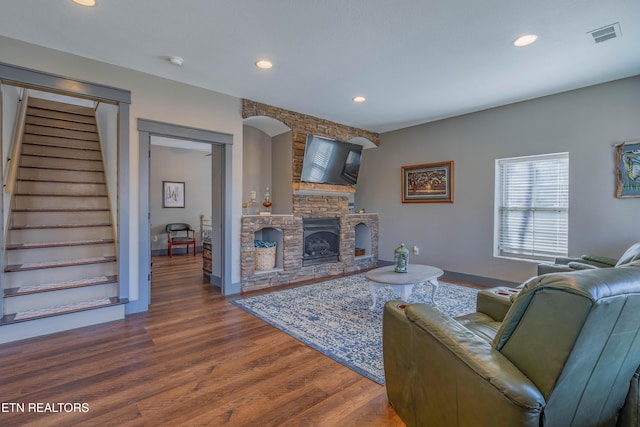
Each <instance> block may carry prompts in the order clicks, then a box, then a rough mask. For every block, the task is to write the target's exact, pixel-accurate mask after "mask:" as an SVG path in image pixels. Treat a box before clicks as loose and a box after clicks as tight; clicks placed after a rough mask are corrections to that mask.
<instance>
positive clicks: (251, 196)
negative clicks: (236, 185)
mask: <svg viewBox="0 0 640 427" xmlns="http://www.w3.org/2000/svg"><path fill="white" fill-rule="evenodd" d="M255 203H256V191H255V190H251V191H249V201H248V202H244V203H242V209H243V210H244V211H243V214H245V215H251V214H252V212H251V206H253V205H254V204H255Z"/></svg>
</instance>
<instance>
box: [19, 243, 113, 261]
mask: <svg viewBox="0 0 640 427" xmlns="http://www.w3.org/2000/svg"><path fill="white" fill-rule="evenodd" d="M100 256H104V257H110V256H116V249H115V245H114V244H113V243H111V244H108V243H107V244H100V245H82V246H64V247H57V248H38V249H16V250H10V251H7V265H14V264H22V263H25V262H46V261H63V260H67V261H73V260H77V259H80V258H93V257H100Z"/></svg>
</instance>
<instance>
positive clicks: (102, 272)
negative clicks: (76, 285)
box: [4, 262, 118, 289]
mask: <svg viewBox="0 0 640 427" xmlns="http://www.w3.org/2000/svg"><path fill="white" fill-rule="evenodd" d="M117 274H118V266H117V263H115V262H105V263H99V264H88V265H76V266H71V267H58V268H49V269H42V270H30V271H14V272H11V273H4V287H5V288H7V289H9V288H17V287H19V286H20V285H42V284H46V283H55V282H63V281H67V280H77V279H79V278H82V277H98V276H113V275H117Z"/></svg>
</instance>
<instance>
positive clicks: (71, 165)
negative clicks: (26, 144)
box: [20, 155, 103, 171]
mask: <svg viewBox="0 0 640 427" xmlns="http://www.w3.org/2000/svg"><path fill="white" fill-rule="evenodd" d="M20 166H32V167H40V168H50V169H69V170H80V171H102V170H103V168H102V162H97V161H94V160H74V159H54V158H51V157H37V156H27V155H23V156H21V157H20Z"/></svg>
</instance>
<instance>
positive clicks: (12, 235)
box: [7, 227, 114, 244]
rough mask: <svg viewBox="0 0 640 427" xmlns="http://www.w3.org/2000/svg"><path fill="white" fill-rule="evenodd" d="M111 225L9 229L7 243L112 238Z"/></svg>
mask: <svg viewBox="0 0 640 427" xmlns="http://www.w3.org/2000/svg"><path fill="white" fill-rule="evenodd" d="M113 238H114V236H113V229H112V228H111V227H81V228H50V229H44V230H11V231H10V232H9V233H8V236H7V239H8V243H9V244H20V243H50V242H73V241H77V240H96V239H113Z"/></svg>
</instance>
